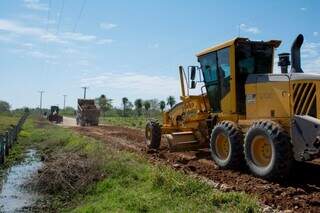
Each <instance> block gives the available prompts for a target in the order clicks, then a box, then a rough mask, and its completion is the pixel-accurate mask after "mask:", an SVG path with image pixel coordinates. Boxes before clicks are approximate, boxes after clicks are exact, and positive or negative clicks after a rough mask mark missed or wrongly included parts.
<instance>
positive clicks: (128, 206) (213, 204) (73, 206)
mask: <svg viewBox="0 0 320 213" xmlns="http://www.w3.org/2000/svg"><path fill="white" fill-rule="evenodd" d="M21 134H22V137H21V142H25V144H29V145H30V146H36V147H37V148H38V150H39V152H40V153H41V152H42V153H51V154H54V153H56V152H64V153H68V152H73V153H81V154H82V155H83V154H85V155H86V156H88V158H92V159H93V158H96V159H99V162H100V163H99V166H97V169H99V170H101V171H103V173H104V174H106V175H105V178H103V179H102V180H100V181H98V182H94V183H92V184H89V185H88V186H86V188H85V190H83V191H82V192H81V193H76V194H75V195H73V198H72V199H71V200H68V199H66V198H65V197H63V196H64V195H63V193H61V194H59V193H58V194H53V195H52V196H53V199H52V198H51V199H52V200H51V201H50V202H51V204H52V205H53V206H51V207H52V208H54V209H55V210H57V209H58V210H57V211H59V212H61V211H62V212H258V211H260V208H259V206H258V204H257V203H258V202H257V200H256V198H253V197H251V196H249V195H246V194H244V193H237V192H230V193H225V192H220V191H217V190H215V189H213V188H211V187H210V186H209V185H208V184H207V183H205V182H203V181H201V180H199V179H197V178H194V177H190V176H188V175H186V174H183V173H181V172H179V171H176V170H174V169H172V168H170V167H167V166H165V165H162V164H160V165H153V164H150V163H149V162H148V160H147V159H145V158H144V157H143V156H142V155H138V154H135V153H130V152H127V151H119V150H117V149H115V148H114V147H112V146H111V145H108V144H106V143H102V142H100V141H97V140H94V139H91V138H87V137H84V136H80V135H78V134H76V133H74V132H72V131H71V130H68V129H65V128H60V127H58V126H53V125H50V124H47V123H46V122H45V123H42V124H37V123H35V124H32V122H27V124H26V125H25V127H24V130H23V131H22V132H21ZM49 197H50V196H49Z"/></svg>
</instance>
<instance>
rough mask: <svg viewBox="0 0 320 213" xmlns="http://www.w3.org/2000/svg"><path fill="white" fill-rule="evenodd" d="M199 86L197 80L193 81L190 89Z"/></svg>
mask: <svg viewBox="0 0 320 213" xmlns="http://www.w3.org/2000/svg"><path fill="white" fill-rule="evenodd" d="M196 86H197V82H196V81H195V80H192V81H191V85H190V89H194V88H196Z"/></svg>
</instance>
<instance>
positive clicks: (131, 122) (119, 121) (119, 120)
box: [100, 116, 162, 129]
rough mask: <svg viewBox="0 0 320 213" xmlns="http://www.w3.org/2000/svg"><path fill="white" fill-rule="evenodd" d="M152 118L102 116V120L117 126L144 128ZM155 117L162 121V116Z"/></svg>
mask: <svg viewBox="0 0 320 213" xmlns="http://www.w3.org/2000/svg"><path fill="white" fill-rule="evenodd" d="M149 119H150V118H148V117H146V116H129V117H121V116H113V117H108V116H106V117H101V118H100V122H101V123H104V124H111V125H115V126H126V127H133V128H139V129H144V128H145V126H146V124H147V122H148V120H149ZM153 119H157V120H158V121H160V122H161V120H162V119H161V116H157V117H155V118H153Z"/></svg>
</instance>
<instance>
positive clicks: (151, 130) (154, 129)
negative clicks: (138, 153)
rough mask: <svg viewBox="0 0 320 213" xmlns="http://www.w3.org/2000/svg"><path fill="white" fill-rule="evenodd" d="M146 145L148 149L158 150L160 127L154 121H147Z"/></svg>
mask: <svg viewBox="0 0 320 213" xmlns="http://www.w3.org/2000/svg"><path fill="white" fill-rule="evenodd" d="M145 137H146V140H145V142H146V144H147V146H148V148H150V149H158V148H159V147H160V142H161V127H160V124H159V123H158V122H156V121H149V122H148V123H147V125H146V129H145Z"/></svg>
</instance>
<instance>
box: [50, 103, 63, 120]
mask: <svg viewBox="0 0 320 213" xmlns="http://www.w3.org/2000/svg"><path fill="white" fill-rule="evenodd" d="M48 120H49V121H50V122H56V123H62V122H63V117H62V116H61V115H59V107H58V106H51V108H50V114H49V115H48Z"/></svg>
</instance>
